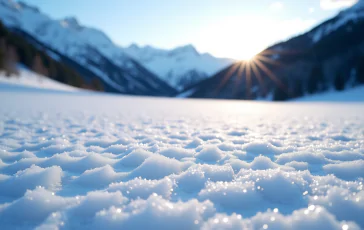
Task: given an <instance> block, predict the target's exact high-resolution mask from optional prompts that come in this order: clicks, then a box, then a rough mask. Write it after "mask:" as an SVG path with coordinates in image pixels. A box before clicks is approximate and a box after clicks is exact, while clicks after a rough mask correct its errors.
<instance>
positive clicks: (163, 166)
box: [130, 154, 183, 179]
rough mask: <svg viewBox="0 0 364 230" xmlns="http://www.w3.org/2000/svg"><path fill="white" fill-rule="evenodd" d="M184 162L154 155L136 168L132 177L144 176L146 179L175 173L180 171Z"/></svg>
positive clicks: (159, 177)
mask: <svg viewBox="0 0 364 230" xmlns="http://www.w3.org/2000/svg"><path fill="white" fill-rule="evenodd" d="M182 168H183V163H181V162H179V161H178V160H175V159H170V158H167V157H165V156H162V155H157V154H155V155H153V156H151V157H149V158H148V159H147V160H145V161H144V162H143V163H142V164H141V165H140V166H139V167H138V168H136V169H134V170H133V171H132V172H131V174H130V177H131V178H134V177H142V178H145V179H161V178H163V177H165V176H168V175H171V174H173V173H175V174H176V173H180V172H181V171H182Z"/></svg>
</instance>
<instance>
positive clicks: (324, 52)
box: [182, 0, 364, 100]
mask: <svg viewBox="0 0 364 230" xmlns="http://www.w3.org/2000/svg"><path fill="white" fill-rule="evenodd" d="M363 28H364V0H362V1H359V2H358V3H357V4H356V5H354V6H352V7H351V8H349V9H346V10H344V11H342V12H340V13H339V14H338V15H336V16H335V17H333V18H331V19H329V20H327V21H325V22H323V23H321V24H320V25H317V26H316V27H315V28H313V29H312V30H310V31H308V32H306V33H303V34H301V35H298V36H296V37H293V38H291V39H289V40H287V41H283V42H279V43H278V44H275V45H273V46H271V47H269V48H267V49H266V50H264V51H262V52H261V53H260V54H258V55H256V57H255V58H254V59H253V60H251V61H250V62H236V63H234V64H232V65H230V66H229V67H227V68H225V69H223V70H222V71H220V72H218V73H216V74H215V75H213V76H211V77H210V78H208V79H206V80H204V81H201V82H199V83H197V84H195V85H193V86H191V87H188V88H186V89H185V90H184V92H182V95H185V96H186V95H188V97H193V98H221V99H249V100H256V99H260V98H267V96H268V95H273V97H271V98H273V99H274V100H287V99H292V98H298V97H301V96H302V95H304V94H308V93H309V94H315V93H321V92H323V91H327V90H329V89H330V88H332V87H333V86H334V84H335V82H337V80H338V79H339V81H341V82H342V84H343V85H348V84H349V83H350V84H351V83H353V81H354V84H353V85H359V84H362V83H363V82H364V81H363V80H361V79H362V78H364V70H362V67H361V66H363V65H364V64H363V63H364V33H363ZM356 73H357V74H356Z"/></svg>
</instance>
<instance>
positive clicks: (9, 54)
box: [4, 46, 19, 77]
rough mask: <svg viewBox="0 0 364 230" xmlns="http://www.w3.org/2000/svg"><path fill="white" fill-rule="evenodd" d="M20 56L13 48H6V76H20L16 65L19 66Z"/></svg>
mask: <svg viewBox="0 0 364 230" xmlns="http://www.w3.org/2000/svg"><path fill="white" fill-rule="evenodd" d="M18 60H19V59H18V54H17V53H16V49H15V48H14V47H13V46H7V47H6V54H5V62H4V69H5V75H6V76H8V77H10V76H11V75H18V69H17V67H16V65H17V64H18Z"/></svg>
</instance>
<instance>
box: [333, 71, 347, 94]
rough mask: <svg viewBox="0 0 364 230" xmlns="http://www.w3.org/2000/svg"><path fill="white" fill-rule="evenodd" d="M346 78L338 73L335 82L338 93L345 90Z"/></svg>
mask: <svg viewBox="0 0 364 230" xmlns="http://www.w3.org/2000/svg"><path fill="white" fill-rule="evenodd" d="M345 83H346V82H345V78H344V75H343V74H342V73H340V72H339V73H337V75H336V77H335V80H334V87H335V89H336V90H338V91H342V90H344V89H345Z"/></svg>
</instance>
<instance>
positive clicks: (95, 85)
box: [91, 78, 104, 91]
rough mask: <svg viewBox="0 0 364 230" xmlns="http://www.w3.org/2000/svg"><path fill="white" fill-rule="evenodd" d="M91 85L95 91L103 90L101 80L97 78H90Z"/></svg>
mask: <svg viewBox="0 0 364 230" xmlns="http://www.w3.org/2000/svg"><path fill="white" fill-rule="evenodd" d="M91 87H92V89H93V90H96V91H104V86H103V85H102V83H101V81H100V80H99V79H97V78H93V79H92V81H91Z"/></svg>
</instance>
